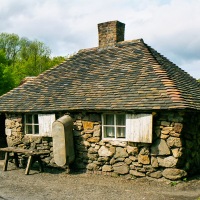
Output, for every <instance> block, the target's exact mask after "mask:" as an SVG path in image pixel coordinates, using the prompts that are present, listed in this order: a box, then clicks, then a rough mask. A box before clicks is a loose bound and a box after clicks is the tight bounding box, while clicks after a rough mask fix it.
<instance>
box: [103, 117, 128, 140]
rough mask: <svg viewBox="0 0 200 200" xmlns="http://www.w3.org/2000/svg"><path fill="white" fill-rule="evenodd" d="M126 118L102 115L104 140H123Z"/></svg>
mask: <svg viewBox="0 0 200 200" xmlns="http://www.w3.org/2000/svg"><path fill="white" fill-rule="evenodd" d="M125 133H126V116H125V114H104V115H103V137H104V138H115V139H119V138H123V139H124V138H125Z"/></svg>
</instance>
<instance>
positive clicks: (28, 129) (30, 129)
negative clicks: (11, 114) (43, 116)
mask: <svg viewBox="0 0 200 200" xmlns="http://www.w3.org/2000/svg"><path fill="white" fill-rule="evenodd" d="M32 133H33V130H32V125H26V134H32Z"/></svg>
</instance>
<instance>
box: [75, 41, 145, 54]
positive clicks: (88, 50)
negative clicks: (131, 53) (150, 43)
mask: <svg viewBox="0 0 200 200" xmlns="http://www.w3.org/2000/svg"><path fill="white" fill-rule="evenodd" d="M139 42H142V43H144V41H143V39H142V38H140V39H134V40H125V41H121V42H117V43H116V44H115V45H114V46H107V47H104V48H102V47H92V48H86V49H80V50H79V51H78V53H87V52H91V51H96V50H100V51H101V50H107V49H113V48H116V47H119V46H124V45H127V44H136V43H139Z"/></svg>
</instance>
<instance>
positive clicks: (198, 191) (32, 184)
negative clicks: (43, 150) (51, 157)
mask: <svg viewBox="0 0 200 200" xmlns="http://www.w3.org/2000/svg"><path fill="white" fill-rule="evenodd" d="M172 185H173V186H172ZM26 199H28V200H40V199H41V200H47V199H48V200H56V199H58V200H68V199H78V200H86V199H87V200H90V199H92V200H94V199H101V200H107V199H109V200H115V199H126V200H128V199H131V200H134V199H136V200H144V199H145V200H166V199H167V200H186V199H187V200H200V176H196V177H194V178H192V179H190V180H187V181H182V182H180V183H177V182H171V181H166V180H159V181H158V180H152V179H147V178H139V179H134V180H127V179H125V178H121V177H116V178H115V177H110V176H104V175H94V174H86V173H80V174H77V173H73V172H72V173H70V174H66V172H65V171H63V170H61V169H55V168H54V169H52V168H45V172H43V173H39V172H38V171H37V170H36V168H35V169H34V170H31V171H30V175H25V174H24V169H16V168H15V167H14V166H12V164H9V167H8V171H6V172H3V171H2V166H1V165H0V200H26Z"/></svg>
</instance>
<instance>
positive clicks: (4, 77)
mask: <svg viewBox="0 0 200 200" xmlns="http://www.w3.org/2000/svg"><path fill="white" fill-rule="evenodd" d="M64 60H65V58H64V57H61V56H59V57H53V58H51V50H50V49H49V47H47V46H46V45H45V44H44V43H42V42H40V41H37V40H34V41H31V40H29V39H27V38H20V37H19V36H18V35H16V34H8V33H1V34H0V78H1V80H0V88H1V89H0V95H1V94H2V93H5V92H7V91H8V90H10V89H12V88H13V87H16V86H18V85H19V84H20V82H21V81H22V79H24V78H25V77H27V76H37V75H39V74H40V73H42V72H44V71H45V70H47V69H49V68H51V67H52V66H55V65H57V64H59V63H61V62H63V61H64Z"/></svg>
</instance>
